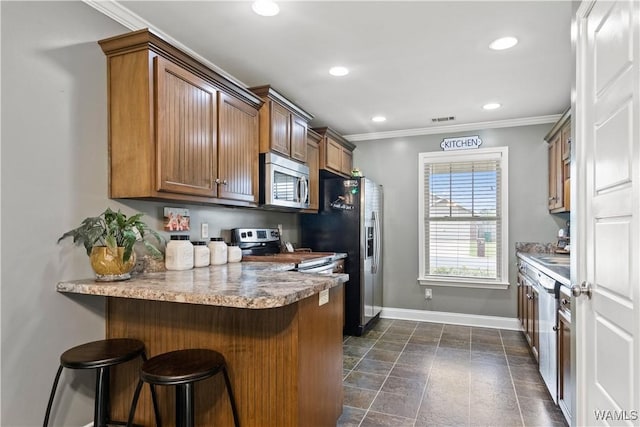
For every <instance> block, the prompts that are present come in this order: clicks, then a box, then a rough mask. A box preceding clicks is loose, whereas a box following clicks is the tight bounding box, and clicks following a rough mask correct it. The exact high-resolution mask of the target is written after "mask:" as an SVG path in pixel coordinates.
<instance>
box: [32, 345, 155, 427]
mask: <svg viewBox="0 0 640 427" xmlns="http://www.w3.org/2000/svg"><path fill="white" fill-rule="evenodd" d="M136 357H140V358H142V360H143V362H145V361H146V360H147V356H146V353H145V351H144V343H143V342H142V341H140V340H136V339H130V338H113V339H106V340H100V341H92V342H89V343H85V344H81V345H79V346H76V347H73V348H70V349H69V350H67V351H65V352H64V353H62V355H61V356H60V367H59V368H58V372H57V373H56V377H55V380H54V381H53V387H52V388H51V396H49V404H48V405H47V412H46V414H45V417H44V423H43V424H42V425H43V426H44V427H47V425H48V424H49V416H50V414H51V407H52V405H53V398H54V397H55V393H56V388H57V387H58V381H59V380H60V374H61V373H62V368H69V369H95V370H96V395H95V404H94V411H93V425H94V427H105V426H107V424H120V425H124V424H125V423H124V422H118V421H113V420H111V419H110V413H109V410H110V402H109V373H110V372H109V371H110V367H111V366H115V365H118V364H120V363H124V362H128V361H130V360H133V359H135V358H136ZM151 397H152V400H153V407H154V411H155V415H156V422H157V421H158V420H159V419H160V416H159V412H158V405H157V399H156V393H155V389H154V388H153V387H152V388H151Z"/></svg>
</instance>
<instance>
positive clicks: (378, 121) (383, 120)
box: [371, 116, 387, 123]
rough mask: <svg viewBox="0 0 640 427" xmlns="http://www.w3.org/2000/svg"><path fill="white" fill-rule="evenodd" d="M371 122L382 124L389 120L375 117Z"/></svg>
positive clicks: (383, 117)
mask: <svg viewBox="0 0 640 427" xmlns="http://www.w3.org/2000/svg"><path fill="white" fill-rule="evenodd" d="M371 121H372V122H376V123H382V122H386V121H387V118H386V117H385V116H373V117H371Z"/></svg>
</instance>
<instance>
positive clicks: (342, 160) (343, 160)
mask: <svg viewBox="0 0 640 427" xmlns="http://www.w3.org/2000/svg"><path fill="white" fill-rule="evenodd" d="M313 130H314V131H316V132H317V133H319V134H320V135H321V136H322V140H321V141H320V170H321V173H325V174H326V173H327V172H328V173H329V174H334V175H339V176H342V177H345V178H348V177H350V176H351V171H352V170H353V150H354V149H355V148H356V146H355V145H354V144H352V143H351V142H349V141H347V140H346V139H344V138H343V137H342V136H341V135H340V134H338V133H337V132H336V131H334V130H333V129H331V128H328V127H323V128H314V129H313Z"/></svg>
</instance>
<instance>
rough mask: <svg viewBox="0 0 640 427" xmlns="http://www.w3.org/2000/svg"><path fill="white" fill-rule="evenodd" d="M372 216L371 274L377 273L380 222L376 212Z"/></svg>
mask: <svg viewBox="0 0 640 427" xmlns="http://www.w3.org/2000/svg"><path fill="white" fill-rule="evenodd" d="M372 216H373V262H372V263H371V272H372V273H374V274H375V273H377V272H378V263H379V262H380V222H379V220H378V215H376V211H373V212H372Z"/></svg>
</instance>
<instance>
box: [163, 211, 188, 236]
mask: <svg viewBox="0 0 640 427" xmlns="http://www.w3.org/2000/svg"><path fill="white" fill-rule="evenodd" d="M164 229H165V231H189V229H190V228H189V209H183V208H164Z"/></svg>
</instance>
